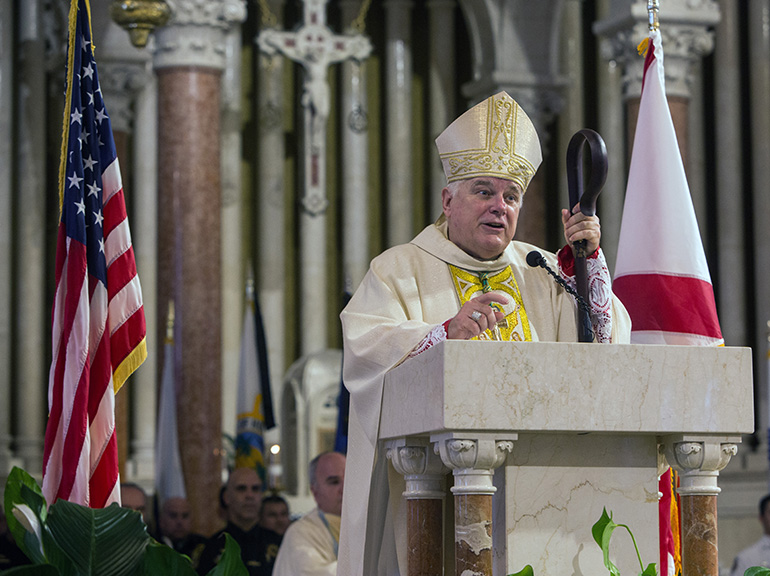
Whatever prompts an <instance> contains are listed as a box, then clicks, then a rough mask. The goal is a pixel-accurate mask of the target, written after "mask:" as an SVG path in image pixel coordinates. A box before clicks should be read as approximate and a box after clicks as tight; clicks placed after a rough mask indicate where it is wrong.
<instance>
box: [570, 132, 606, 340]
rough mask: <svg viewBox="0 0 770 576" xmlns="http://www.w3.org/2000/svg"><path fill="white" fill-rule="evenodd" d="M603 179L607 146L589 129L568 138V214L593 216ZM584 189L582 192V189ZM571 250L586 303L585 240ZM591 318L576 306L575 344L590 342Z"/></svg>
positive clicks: (581, 308)
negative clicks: (587, 166)
mask: <svg viewBox="0 0 770 576" xmlns="http://www.w3.org/2000/svg"><path fill="white" fill-rule="evenodd" d="M584 144H588V149H589V151H590V153H591V176H590V180H589V181H588V184H587V185H585V184H584V180H583V145H584ZM606 180H607V147H606V146H605V144H604V140H602V137H601V136H599V134H597V133H596V132H594V131H593V130H590V129H588V128H584V129H583V130H579V131H578V132H576V133H575V135H574V136H572V139H571V140H570V141H569V145H568V146H567V186H568V188H569V203H570V212H571V213H573V214H574V213H575V209H576V208H577V206H578V205H579V206H580V211H581V212H582V213H583V214H585V215H586V216H593V215H594V214H596V199H597V198H598V197H599V193H600V192H601V191H602V186H604V182H605V181H606ZM584 187H585V190H584ZM573 246H574V247H575V283H576V284H577V292H578V294H579V295H580V297H581V298H583V300H585V301H586V302H590V300H589V293H588V272H587V268H586V257H587V256H588V254H586V241H585V240H579V241H577V242H574V243H573ZM593 341H594V334H593V329H592V328H591V318H590V316H589V313H588V310H587V309H585V308H583V307H582V306H579V307H578V342H593Z"/></svg>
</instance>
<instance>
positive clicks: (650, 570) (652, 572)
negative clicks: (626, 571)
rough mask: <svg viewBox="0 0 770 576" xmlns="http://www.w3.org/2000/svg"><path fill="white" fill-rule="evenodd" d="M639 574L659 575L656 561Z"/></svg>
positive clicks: (645, 575)
mask: <svg viewBox="0 0 770 576" xmlns="http://www.w3.org/2000/svg"><path fill="white" fill-rule="evenodd" d="M639 576H658V571H657V570H656V569H655V562H653V563H652V564H647V568H645V569H644V572H642V573H641V574H640V575H639Z"/></svg>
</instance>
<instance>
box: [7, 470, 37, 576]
mask: <svg viewBox="0 0 770 576" xmlns="http://www.w3.org/2000/svg"><path fill="white" fill-rule="evenodd" d="M22 504H23V505H26V506H27V507H29V509H30V510H31V511H32V513H33V514H34V515H35V516H36V518H37V521H38V523H39V524H41V525H42V524H43V523H44V522H45V518H46V507H45V498H44V497H43V491H42V490H40V486H38V485H37V482H35V479H34V478H33V477H32V476H30V475H29V474H28V473H27V472H25V471H24V470H22V469H21V468H18V467H16V466H14V467H13V469H12V470H11V473H10V474H9V475H8V480H7V481H6V483H5V496H4V499H3V506H4V508H5V518H6V520H7V521H8V530H9V531H10V533H11V534H12V535H13V538H14V540H16V544H17V545H18V546H19V548H21V551H22V552H24V554H25V555H26V556H27V558H29V559H30V560H32V561H33V562H35V563H36V564H42V563H44V562H45V557H44V556H43V554H42V553H41V552H40V546H41V543H40V540H39V539H38V537H37V536H36V535H34V534H32V533H30V532H28V531H27V529H26V528H25V527H24V526H23V525H22V524H21V522H19V520H18V519H17V518H16V517H15V516H14V514H13V509H14V508H16V507H18V506H20V505H22Z"/></svg>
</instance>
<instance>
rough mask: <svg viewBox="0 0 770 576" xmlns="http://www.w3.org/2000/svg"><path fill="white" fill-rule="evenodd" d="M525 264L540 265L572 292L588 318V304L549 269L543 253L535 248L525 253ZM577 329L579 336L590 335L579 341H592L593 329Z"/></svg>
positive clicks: (558, 282)
mask: <svg viewBox="0 0 770 576" xmlns="http://www.w3.org/2000/svg"><path fill="white" fill-rule="evenodd" d="M527 264H529V265H530V266H531V267H532V268H537V267H538V266H540V267H541V268H543V269H545V271H546V272H548V274H550V275H551V276H552V277H553V279H554V281H555V282H556V283H557V284H558V285H559V286H561V287H562V288H564V289H565V290H566V291H567V292H568V293H569V294H572V296H573V298H575V301H576V302H577V304H578V306H580V309H581V310H582V311H583V312H584V313H585V315H586V317H587V318H590V313H591V307H590V306H589V305H588V302H586V301H585V299H584V298H583V297H582V296H581V295H580V294H578V293H577V291H576V290H575V289H574V288H573V287H572V286H570V285H569V284H567V282H566V281H565V280H564V278H562V277H561V276H559V275H558V274H557V273H556V272H554V271H553V270H551V267H550V266H548V262H546V260H545V258H543V255H542V254H541V253H540V252H538V251H537V250H532V252H530V253H529V254H527ZM579 330H580V331H581V334H582V336H581V338H588V333H590V335H591V339H590V340H583V339H581V340H580V341H581V342H592V341H593V330H592V329H591V327H590V326H581V327H580V329H579Z"/></svg>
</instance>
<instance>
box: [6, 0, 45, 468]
mask: <svg viewBox="0 0 770 576" xmlns="http://www.w3.org/2000/svg"><path fill="white" fill-rule="evenodd" d="M18 22H19V28H18V29H19V58H20V61H19V70H18V105H19V109H18V113H17V114H16V118H17V121H18V123H19V125H18V129H17V132H16V134H17V139H16V149H17V154H18V156H17V167H18V177H17V179H16V182H17V184H21V183H23V186H22V185H17V187H16V190H17V193H16V200H15V208H14V210H13V213H14V214H15V218H14V221H15V225H16V232H15V234H14V236H15V246H16V250H17V252H16V255H15V262H16V266H15V269H14V275H13V276H14V278H15V289H16V295H17V297H16V299H15V301H14V306H13V319H14V337H13V340H14V344H15V346H14V357H15V366H16V370H15V373H14V381H15V382H17V383H19V390H21V386H22V383H23V390H24V392H23V393H19V394H16V398H15V400H16V401H15V403H14V408H15V412H16V416H17V417H16V429H17V436H16V439H15V442H16V447H17V454H16V455H17V456H18V457H20V458H21V459H22V461H23V463H24V467H25V468H26V469H27V470H29V471H30V472H39V471H40V470H41V469H42V459H43V432H44V430H45V414H46V409H47V401H46V398H47V394H46V391H47V376H48V374H47V370H46V365H45V362H44V361H41V360H42V358H41V354H42V351H43V350H45V349H46V347H47V346H46V344H47V342H46V329H45V328H46V326H47V319H48V315H49V314H50V311H49V310H47V309H46V308H47V306H46V302H45V285H46V283H45V279H46V276H45V270H44V268H45V261H46V253H45V248H46V246H45V243H44V242H41V236H40V234H41V230H45V229H46V228H47V227H46V224H45V222H46V220H45V206H46V202H45V198H46V182H45V174H46V173H45V170H42V169H41V164H40V153H41V150H45V149H46V143H45V142H46V125H45V118H46V110H45V99H44V98H41V94H45V93H46V87H45V67H44V66H41V64H40V63H41V62H45V39H44V34H43V32H42V29H41V28H42V16H41V7H40V2H38V1H37V0H33V1H29V2H22V3H21V4H20V5H19V20H18ZM6 161H7V159H6Z"/></svg>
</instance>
